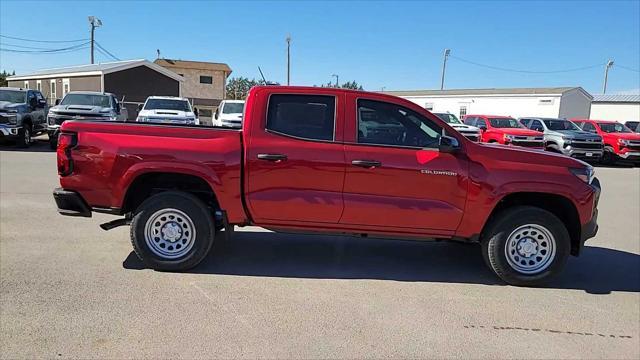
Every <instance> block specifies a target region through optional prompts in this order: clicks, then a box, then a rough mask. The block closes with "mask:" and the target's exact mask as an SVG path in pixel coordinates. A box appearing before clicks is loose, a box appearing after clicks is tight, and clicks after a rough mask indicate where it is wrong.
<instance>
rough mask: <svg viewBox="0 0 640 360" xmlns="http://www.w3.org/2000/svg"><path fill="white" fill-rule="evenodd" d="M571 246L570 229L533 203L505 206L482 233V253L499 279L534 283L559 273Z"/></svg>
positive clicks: (520, 283) (516, 282) (526, 284)
mask: <svg viewBox="0 0 640 360" xmlns="http://www.w3.org/2000/svg"><path fill="white" fill-rule="evenodd" d="M570 249H571V240H570V237H569V232H568V231H567V228H566V227H565V225H564V224H563V223H562V221H560V219H558V217H556V216H555V215H554V214H552V213H550V212H548V211H546V210H543V209H540V208H536V207H532V206H518V207H513V208H509V209H506V210H504V211H502V212H501V213H500V214H498V215H497V216H496V218H495V219H494V220H493V221H492V222H491V224H489V225H488V227H487V230H486V231H485V233H484V234H483V241H482V255H483V257H484V260H485V262H486V263H487V265H488V266H489V268H491V270H493V271H494V272H495V273H496V275H498V276H499V277H500V278H501V279H502V280H504V281H505V282H507V283H508V284H511V285H517V286H537V285H540V284H542V283H544V282H546V281H548V280H549V279H550V278H552V277H553V276H555V275H556V274H558V273H559V272H560V271H561V270H562V269H563V268H564V265H565V264H566V262H567V258H568V257H569V252H570Z"/></svg>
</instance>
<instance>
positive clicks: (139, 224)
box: [131, 191, 215, 271]
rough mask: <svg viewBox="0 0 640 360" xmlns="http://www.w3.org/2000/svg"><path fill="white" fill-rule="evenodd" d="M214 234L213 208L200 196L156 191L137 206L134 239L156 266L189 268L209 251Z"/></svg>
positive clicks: (145, 258) (143, 257)
mask: <svg viewBox="0 0 640 360" xmlns="http://www.w3.org/2000/svg"><path fill="white" fill-rule="evenodd" d="M214 237H215V225H214V220H213V216H212V214H211V212H210V211H209V209H208V208H207V207H206V206H205V204H204V203H203V202H202V201H200V199H198V198H197V197H195V196H193V195H191V194H188V193H184V192H178V191H167V192H162V193H159V194H156V195H154V196H152V197H150V198H149V199H147V200H146V201H144V202H143V203H142V205H140V206H139V207H138V209H136V211H135V214H134V216H133V220H132V222H131V243H132V245H133V248H134V250H135V252H136V254H137V255H138V257H139V258H140V260H142V262H144V263H145V265H147V266H148V267H150V268H153V269H156V270H169V271H179V270H188V269H191V268H193V267H195V266H196V265H198V264H199V263H200V262H201V261H202V260H203V259H204V258H205V257H206V256H207V254H208V253H209V250H210V249H211V246H212V245H213V241H214Z"/></svg>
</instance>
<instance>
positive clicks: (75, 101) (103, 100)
mask: <svg viewBox="0 0 640 360" xmlns="http://www.w3.org/2000/svg"><path fill="white" fill-rule="evenodd" d="M60 105H86V106H100V107H111V104H110V102H109V96H106V95H92V94H67V96H65V97H64V99H62V101H61V102H60Z"/></svg>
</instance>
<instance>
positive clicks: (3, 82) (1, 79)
mask: <svg viewBox="0 0 640 360" xmlns="http://www.w3.org/2000/svg"><path fill="white" fill-rule="evenodd" d="M15 74H16V72H15V71H14V72H13V73H12V74H10V73H9V72H8V71H6V70H3V71H2V72H1V73H0V86H7V85H9V82H8V81H7V76H11V75H15Z"/></svg>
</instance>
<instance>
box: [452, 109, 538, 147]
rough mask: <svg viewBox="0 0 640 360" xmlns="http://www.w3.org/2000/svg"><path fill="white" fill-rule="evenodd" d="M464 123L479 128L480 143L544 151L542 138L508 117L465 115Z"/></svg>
mask: <svg viewBox="0 0 640 360" xmlns="http://www.w3.org/2000/svg"><path fill="white" fill-rule="evenodd" d="M463 121H464V123H465V124H467V125H471V126H475V127H477V128H480V131H481V132H482V136H481V141H482V142H486V143H493V144H502V145H513V146H522V147H528V148H535V149H544V136H542V134H540V133H539V132H537V131H533V130H529V129H527V128H526V127H524V126H523V125H522V124H520V123H519V122H518V120H516V119H514V118H512V117H509V116H499V115H465V117H464V120H463Z"/></svg>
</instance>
